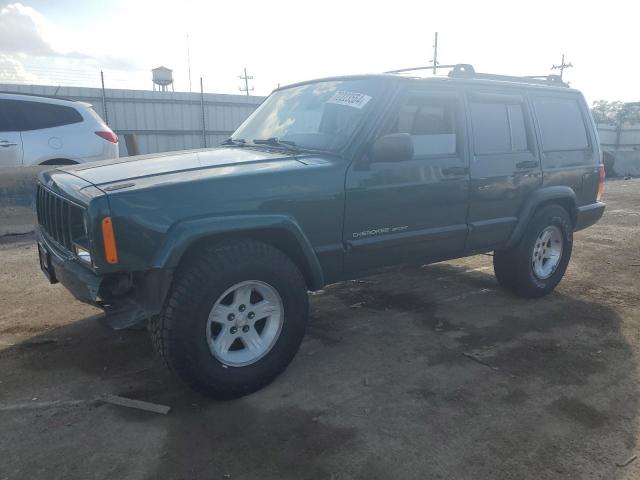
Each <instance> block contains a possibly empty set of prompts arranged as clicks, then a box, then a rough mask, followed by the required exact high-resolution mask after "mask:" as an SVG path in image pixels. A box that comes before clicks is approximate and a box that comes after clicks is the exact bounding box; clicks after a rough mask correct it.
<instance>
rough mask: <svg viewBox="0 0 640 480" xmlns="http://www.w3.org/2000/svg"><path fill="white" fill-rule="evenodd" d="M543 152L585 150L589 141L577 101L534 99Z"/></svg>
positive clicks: (550, 98) (551, 98)
mask: <svg viewBox="0 0 640 480" xmlns="http://www.w3.org/2000/svg"><path fill="white" fill-rule="evenodd" d="M533 107H534V110H535V113H536V117H537V118H538V125H539V126H540V136H541V140H542V149H543V150H544V151H545V152H553V151H566V150H585V149H587V148H589V139H588V137H587V130H586V128H585V123H584V117H583V115H582V112H581V111H580V105H579V104H578V101H577V100H575V99H572V98H556V97H549V98H534V99H533Z"/></svg>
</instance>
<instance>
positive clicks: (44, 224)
mask: <svg viewBox="0 0 640 480" xmlns="http://www.w3.org/2000/svg"><path fill="white" fill-rule="evenodd" d="M36 211H37V214H38V224H39V225H40V228H41V229H42V230H44V231H45V232H46V233H47V234H48V235H49V237H50V238H52V239H53V240H55V241H56V243H58V244H59V245H60V246H62V247H64V248H65V249H66V250H69V251H71V250H72V245H73V242H74V241H76V240H78V239H80V238H82V237H84V235H85V233H84V218H83V209H82V207H79V206H77V205H75V204H73V203H71V202H69V201H68V200H66V199H64V198H62V197H61V196H59V195H56V194H55V193H53V192H51V191H50V190H47V189H46V188H44V187H43V186H42V185H40V184H38V190H37V197H36Z"/></svg>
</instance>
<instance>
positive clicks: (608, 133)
mask: <svg viewBox="0 0 640 480" xmlns="http://www.w3.org/2000/svg"><path fill="white" fill-rule="evenodd" d="M598 135H599V137H600V145H601V146H602V149H603V150H604V151H605V152H607V153H608V154H609V155H607V156H606V157H605V165H606V166H607V171H608V173H607V175H611V173H613V175H615V176H618V177H626V176H634V177H637V176H640V125H629V126H625V127H622V128H620V129H618V127H616V126H615V125H598Z"/></svg>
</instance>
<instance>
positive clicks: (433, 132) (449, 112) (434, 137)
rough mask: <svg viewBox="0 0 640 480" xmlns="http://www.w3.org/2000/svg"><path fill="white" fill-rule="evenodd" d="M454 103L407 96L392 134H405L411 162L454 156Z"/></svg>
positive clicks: (445, 98)
mask: <svg viewBox="0 0 640 480" xmlns="http://www.w3.org/2000/svg"><path fill="white" fill-rule="evenodd" d="M457 105H458V103H457V100H456V99H455V98H452V97H432V96H420V95H415V96H410V97H408V98H407V100H406V101H405V102H404V103H403V104H402V106H401V107H400V112H399V113H398V118H397V121H396V124H395V125H394V128H393V129H392V133H408V134H409V135H411V138H412V140H413V148H414V158H418V157H425V156H430V155H455V154H456V150H457V147H456V145H457V127H456V124H457V122H456V110H457Z"/></svg>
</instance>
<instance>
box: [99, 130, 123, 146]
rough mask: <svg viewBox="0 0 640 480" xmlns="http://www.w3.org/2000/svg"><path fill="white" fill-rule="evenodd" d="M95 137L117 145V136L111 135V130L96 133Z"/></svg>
mask: <svg viewBox="0 0 640 480" xmlns="http://www.w3.org/2000/svg"><path fill="white" fill-rule="evenodd" d="M96 135H98V136H99V137H102V138H104V139H105V140H106V141H107V142H111V143H118V135H116V134H115V133H113V132H112V131H111V130H109V131H105V132H96Z"/></svg>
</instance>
